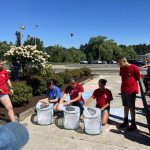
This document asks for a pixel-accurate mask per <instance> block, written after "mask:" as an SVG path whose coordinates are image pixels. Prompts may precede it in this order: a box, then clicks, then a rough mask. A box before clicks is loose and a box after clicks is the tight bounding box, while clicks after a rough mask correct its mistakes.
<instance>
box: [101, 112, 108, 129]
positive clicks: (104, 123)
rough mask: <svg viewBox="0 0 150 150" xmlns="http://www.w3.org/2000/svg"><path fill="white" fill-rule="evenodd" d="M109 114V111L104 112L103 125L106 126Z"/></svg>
mask: <svg viewBox="0 0 150 150" xmlns="http://www.w3.org/2000/svg"><path fill="white" fill-rule="evenodd" d="M108 117H109V114H108V112H107V111H104V112H102V125H103V126H105V125H106V124H107V121H108Z"/></svg>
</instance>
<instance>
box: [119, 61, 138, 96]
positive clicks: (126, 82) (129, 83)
mask: <svg viewBox="0 0 150 150" xmlns="http://www.w3.org/2000/svg"><path fill="white" fill-rule="evenodd" d="M120 76H121V78H122V84H121V92H123V93H128V94H130V93H133V92H135V93H138V83H137V80H139V78H140V73H139V69H138V67H137V66H136V65H134V64H129V65H128V66H126V67H121V68H120Z"/></svg>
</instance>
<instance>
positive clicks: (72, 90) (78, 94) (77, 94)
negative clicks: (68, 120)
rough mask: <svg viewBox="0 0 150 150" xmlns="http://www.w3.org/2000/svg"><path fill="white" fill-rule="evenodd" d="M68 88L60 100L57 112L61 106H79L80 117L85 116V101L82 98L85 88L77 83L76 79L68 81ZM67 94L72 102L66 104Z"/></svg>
mask: <svg viewBox="0 0 150 150" xmlns="http://www.w3.org/2000/svg"><path fill="white" fill-rule="evenodd" d="M68 84H69V85H68V87H67V88H66V90H65V91H64V93H63V96H62V98H61V99H60V101H59V103H58V104H57V106H56V107H55V109H56V110H59V105H60V104H62V103H63V104H64V105H65V106H68V105H72V106H78V107H79V108H80V115H82V114H83V104H84V99H83V97H82V93H83V92H84V89H83V86H82V85H81V84H79V83H77V82H76V81H75V79H74V78H73V79H70V80H69V81H68ZM67 94H69V95H70V101H67V102H65V98H66V96H67Z"/></svg>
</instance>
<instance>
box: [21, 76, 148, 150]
mask: <svg viewBox="0 0 150 150" xmlns="http://www.w3.org/2000/svg"><path fill="white" fill-rule="evenodd" d="M100 78H105V79H107V80H108V86H107V87H108V88H109V89H110V90H111V91H112V93H113V97H114V100H113V101H112V103H111V110H110V124H109V125H106V126H105V127H104V128H103V132H102V134H101V135H96V136H91V135H86V134H85V133H84V132H83V122H81V123H80V126H81V128H80V129H78V130H77V131H72V130H65V129H63V128H62V120H57V123H56V124H57V125H55V124H53V125H48V126H39V125H36V124H34V123H32V122H33V121H32V119H31V118H33V117H31V116H30V117H28V118H26V119H25V120H24V121H23V122H22V123H23V124H25V125H26V127H27V129H28V131H29V133H30V138H29V141H28V143H27V145H26V146H25V147H24V148H23V150H60V149H61V150H100V149H101V150H106V149H107V150H110V149H112V150H125V149H128V150H149V149H150V135H149V133H148V125H147V121H146V117H145V114H144V110H143V103H142V100H141V98H140V95H138V98H137V101H136V108H137V109H136V112H137V116H136V121H137V125H138V129H139V130H138V131H136V132H133V133H129V132H125V131H121V130H119V129H118V128H117V125H118V123H119V122H121V121H122V119H123V107H122V104H121V100H120V95H119V91H120V84H121V82H120V77H119V76H118V75H104V76H101V75H100V76H99V77H97V78H96V79H94V80H92V81H90V82H88V83H86V84H85V85H84V89H85V91H86V93H85V94H84V97H85V98H87V97H89V96H91V93H92V91H93V90H94V89H96V88H97V87H98V86H97V82H98V80H99V79H100ZM91 106H94V102H93V103H92V104H91Z"/></svg>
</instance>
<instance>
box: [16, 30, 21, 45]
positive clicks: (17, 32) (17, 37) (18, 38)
mask: <svg viewBox="0 0 150 150" xmlns="http://www.w3.org/2000/svg"><path fill="white" fill-rule="evenodd" d="M15 35H16V46H20V45H21V41H20V36H21V35H20V32H19V31H16V33H15Z"/></svg>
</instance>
